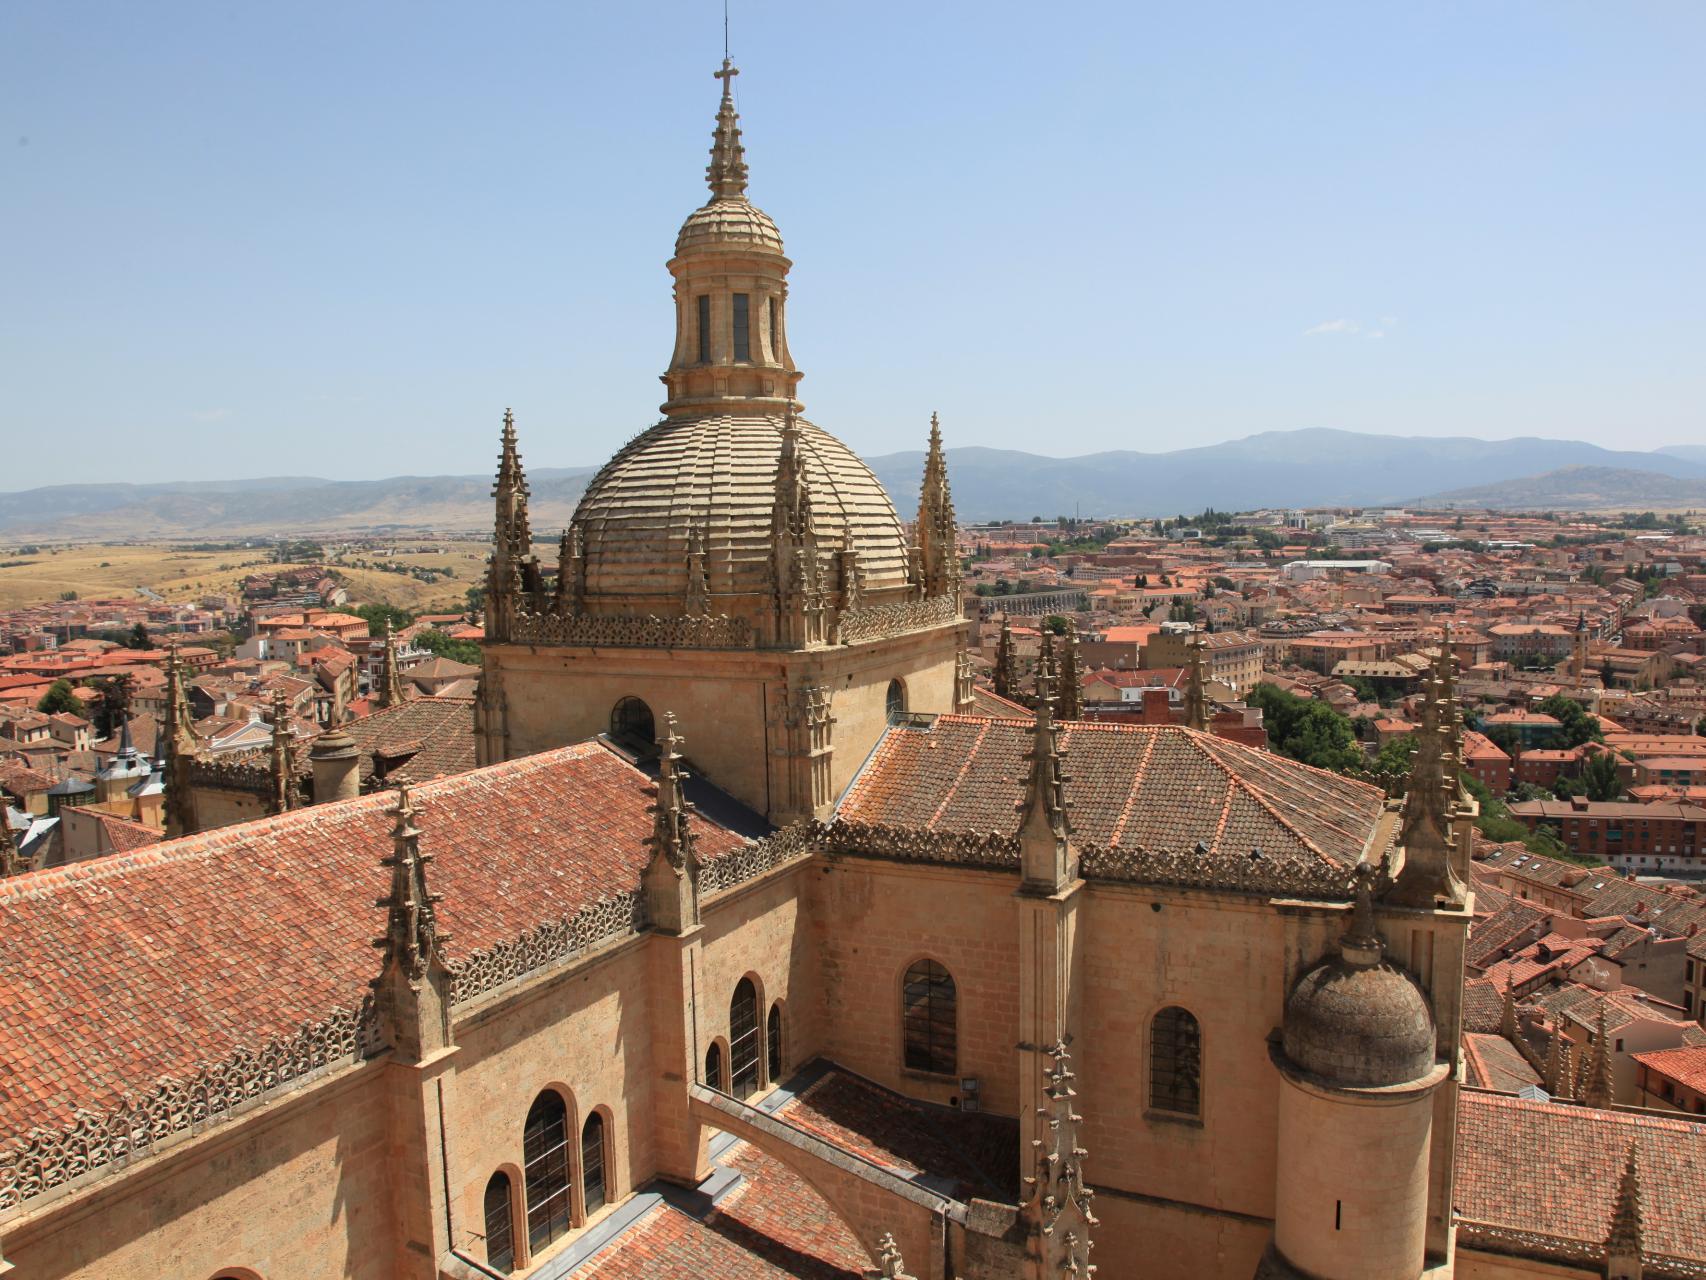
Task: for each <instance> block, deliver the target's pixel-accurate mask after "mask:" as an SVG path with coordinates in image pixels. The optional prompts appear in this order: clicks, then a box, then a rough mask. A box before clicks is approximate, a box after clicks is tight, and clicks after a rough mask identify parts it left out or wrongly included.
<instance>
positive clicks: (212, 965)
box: [0, 743, 740, 1138]
mask: <svg viewBox="0 0 1706 1280" xmlns="http://www.w3.org/2000/svg"><path fill="white" fill-rule="evenodd" d="M416 795H417V797H418V799H419V800H420V802H421V803H422V805H423V807H424V814H423V817H422V818H421V820H420V826H421V829H422V836H421V844H422V848H423V849H424V850H425V851H427V852H430V853H433V854H435V855H437V857H436V860H435V861H434V862H433V864H432V869H431V872H430V883H431V887H432V889H433V890H434V891H435V892H438V893H442V894H443V895H444V901H443V903H442V905H441V906H440V909H439V919H440V922H441V926H442V928H443V930H444V932H446V933H448V934H449V935H450V937H451V939H452V941H451V944H450V946H449V948H448V951H449V958H450V960H451V961H452V962H455V961H459V960H462V959H464V958H466V957H467V956H468V955H469V953H471V952H473V951H477V950H480V949H482V948H485V947H488V946H491V945H492V944H494V943H497V942H500V941H503V940H506V939H510V938H514V937H518V936H519V935H521V934H522V933H524V932H526V931H527V930H530V929H532V928H535V927H537V926H538V925H540V924H543V923H545V922H547V921H552V920H557V919H561V918H563V917H565V916H569V915H572V914H574V913H575V912H576V911H578V910H579V909H580V908H581V907H583V906H586V905H587V904H589V903H591V902H594V901H596V900H597V899H599V898H601V897H606V896H609V895H612V894H616V893H621V892H627V891H631V890H633V889H635V888H636V887H637V886H638V881H639V874H640V871H641V869H642V868H643V866H644V865H645V860H646V848H645V844H644V841H645V839H646V837H647V836H648V835H649V834H650V831H651V817H650V815H649V814H648V813H647V812H646V810H647V806H648V805H650V804H651V802H652V797H653V788H652V784H651V783H650V782H649V780H648V779H647V778H646V776H645V775H644V774H643V773H641V772H640V771H639V770H637V769H635V768H634V767H633V766H631V765H629V764H628V763H627V762H626V761H624V760H622V759H621V758H619V757H618V756H617V755H616V754H615V753H613V752H611V751H609V750H607V749H605V748H604V747H602V746H599V745H598V744H596V743H582V744H580V745H577V746H572V747H564V748H561V749H559V750H555V751H548V752H544V753H542V754H540V755H536V756H529V757H527V758H526V759H523V760H514V761H510V762H509V763H507V764H500V765H495V766H493V767H491V768H488V769H481V770H477V771H474V772H471V773H464V774H461V775H459V776H457V777H454V778H446V779H443V780H441V781H438V782H433V783H428V784H425V785H423V786H421V787H419V788H418V789H417V791H416ZM392 803H393V798H392V797H391V796H389V795H385V794H379V795H373V796H367V797H363V798H361V799H358V800H351V801H347V802H343V803H339V804H331V805H316V806H312V807H310V808H306V809H298V810H294V811H292V812H290V813H287V814H282V815H280V816H277V817H272V818H264V819H261V820H259V821H256V822H249V823H243V824H240V825H237V826H232V827H224V828H221V829H219V830H217V831H210V832H205V833H202V834H200V835H194V836H188V837H186V838H184V839H181V840H172V841H166V842H163V843H160V844H156V845H153V846H151V847H150V848H148V849H145V850H140V851H137V852H133V853H117V854H112V855H109V856H107V857H103V858H98V859H94V860H91V861H89V862H83V863H77V864H73V865H71V866H67V867H61V868H54V869H50V870H42V871H34V872H28V873H25V874H24V875H20V876H14V877H12V878H11V879H9V880H7V881H5V882H4V883H0V936H5V937H12V938H17V937H29V938H32V939H35V940H37V941H38V942H39V945H34V946H30V947H9V948H4V949H0V1138H5V1137H8V1136H13V1135H18V1134H20V1133H22V1132H23V1131H24V1130H25V1129H27V1128H29V1127H31V1126H34V1125H43V1126H47V1125H54V1124H59V1123H63V1122H65V1121H66V1120H68V1119H69V1118H70V1115H71V1113H72V1112H73V1111H74V1110H75V1109H77V1108H79V1107H83V1108H88V1109H90V1110H101V1109H104V1108H106V1107H108V1106H110V1105H112V1104H113V1103H114V1102H115V1101H116V1100H117V1099H118V1097H119V1096H120V1095H121V1094H123V1093H125V1092H133V1093H134V1092H140V1091H141V1090H143V1089H145V1088H147V1087H149V1086H151V1085H152V1084H153V1083H154V1082H156V1081H157V1080H158V1079H160V1078H161V1077H162V1076H166V1075H178V1076H182V1075H183V1074H185V1073H187V1072H189V1071H192V1070H193V1069H195V1068H196V1067H197V1066H198V1065H199V1064H201V1063H205V1062H209V1061H215V1060H219V1059H223V1058H225V1057H226V1056H228V1055H229V1054H231V1053H232V1052H234V1051H235V1050H237V1049H239V1048H242V1047H248V1046H257V1047H258V1046H259V1045H261V1044H262V1043H264V1042H265V1041H266V1040H268V1039H269V1038H271V1037H274V1036H279V1035H284V1034H289V1033H292V1032H294V1031H295V1030H297V1029H298V1028H299V1027H301V1026H302V1025H303V1024H304V1023H307V1022H312V1021H317V1020H319V1019H322V1018H324V1017H326V1016H327V1015H328V1014H329V1013H331V1012H332V1011H334V1010H335V1009H338V1008H348V1007H353V1006H354V1005H356V1004H357V1003H358V1002H359V1001H360V1000H361V998H362V996H363V995H364V994H365V992H366V990H367V983H368V980H369V979H370V978H372V977H373V976H374V975H375V974H376V973H377V972H378V970H377V961H376V959H375V953H374V950H373V948H372V946H371V945H370V942H371V940H372V939H373V938H374V937H376V936H378V934H379V932H380V930H381V927H382V924H383V912H382V911H381V909H380V908H378V907H377V906H375V902H376V900H377V899H378V898H379V897H380V896H381V895H382V894H383V893H384V892H385V888H386V885H387V883H388V881H387V875H388V873H387V872H386V871H385V869H384V868H383V867H382V866H381V865H380V859H381V858H383V857H385V856H386V855H387V854H388V853H389V852H390V849H391V840H390V836H389V831H390V826H391V819H390V817H389V814H388V810H389V809H390V808H391V806H392ZM698 831H699V835H700V839H699V847H700V850H701V852H702V855H703V856H707V857H714V856H716V855H717V854H718V853H722V852H727V851H728V850H730V849H733V848H735V847H737V846H738V845H739V843H740V838H739V837H737V836H736V835H734V834H733V833H732V832H730V831H728V830H726V829H725V828H722V827H720V826H717V825H715V824H713V823H712V822H710V821H708V820H703V819H702V820H700V822H699V823H698Z"/></svg>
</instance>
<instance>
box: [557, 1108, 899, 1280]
mask: <svg viewBox="0 0 1706 1280" xmlns="http://www.w3.org/2000/svg"><path fill="white" fill-rule="evenodd" d="M718 1163H719V1164H721V1165H723V1166H724V1167H726V1168H729V1169H733V1170H734V1171H735V1172H737V1173H739V1174H740V1175H741V1185H740V1186H737V1187H736V1188H735V1189H734V1190H733V1191H731V1192H730V1193H729V1194H728V1195H727V1196H726V1197H724V1199H723V1200H722V1201H720V1202H719V1203H718V1205H717V1207H716V1208H714V1209H712V1210H711V1211H710V1212H709V1213H708V1214H706V1215H705V1217H704V1218H703V1219H699V1218H695V1217H693V1216H691V1215H689V1214H687V1213H684V1212H683V1211H682V1210H680V1209H677V1208H675V1207H674V1206H673V1205H671V1204H668V1203H665V1204H660V1205H658V1206H657V1207H656V1208H654V1209H652V1210H651V1211H650V1212H649V1213H647V1214H646V1215H645V1217H643V1218H641V1219H640V1220H639V1221H638V1222H637V1223H635V1224H634V1225H633V1226H632V1227H630V1228H629V1229H628V1230H627V1231H624V1232H623V1233H622V1234H621V1235H619V1236H617V1237H616V1239H615V1240H613V1241H612V1242H611V1243H610V1245H609V1246H607V1247H606V1248H604V1249H603V1250H601V1251H600V1252H599V1253H597V1254H596V1255H594V1256H593V1258H592V1259H591V1260H590V1261H589V1262H587V1263H586V1264H584V1265H583V1266H581V1267H579V1268H577V1269H576V1270H575V1271H573V1272H571V1273H570V1274H572V1275H573V1276H575V1277H576V1278H577V1280H592V1278H593V1277H597V1280H629V1277H632V1280H708V1278H709V1277H713V1276H714V1277H716V1278H717V1280H785V1278H787V1277H792V1278H793V1280H860V1278H861V1277H863V1276H865V1275H866V1274H868V1273H867V1271H866V1267H867V1266H869V1260H868V1259H867V1257H866V1254H865V1251H864V1249H863V1248H862V1247H861V1246H860V1244H859V1241H858V1239H857V1238H856V1237H855V1236H854V1235H853V1233H852V1231H850V1230H849V1229H848V1227H847V1225H846V1224H845V1223H844V1222H842V1220H841V1219H840V1218H839V1217H837V1216H836V1214H835V1211H834V1210H832V1209H831V1208H830V1207H829V1205H828V1204H827V1203H826V1202H825V1201H824V1199H823V1198H822V1197H821V1196H819V1195H818V1194H817V1192H816V1191H814V1190H812V1188H811V1186H810V1185H809V1184H808V1183H807V1182H806V1181H805V1180H804V1179H803V1178H801V1177H800V1176H799V1175H798V1174H796V1173H793V1172H792V1171H791V1170H789V1169H788V1167H787V1166H786V1165H784V1164H782V1163H781V1162H780V1161H778V1160H774V1159H772V1158H771V1157H769V1156H766V1155H763V1154H761V1153H760V1152H759V1151H757V1150H756V1149H754V1148H753V1147H752V1146H750V1145H748V1144H747V1143H744V1142H742V1143H738V1144H737V1145H736V1146H735V1147H733V1148H732V1149H731V1150H730V1152H729V1153H728V1154H727V1155H725V1156H724V1157H723V1158H722V1159H721V1160H719V1161H718Z"/></svg>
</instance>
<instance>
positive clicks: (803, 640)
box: [770, 401, 825, 647]
mask: <svg viewBox="0 0 1706 1280" xmlns="http://www.w3.org/2000/svg"><path fill="white" fill-rule="evenodd" d="M774 491H775V502H774V505H773V506H772V508H771V517H770V540H771V553H770V554H771V560H770V572H771V580H772V584H773V587H774V590H775V597H776V634H777V639H778V640H779V641H781V643H783V644H785V645H793V646H800V647H803V646H806V645H810V644H817V643H821V642H822V641H823V639H824V638H825V637H824V626H823V622H824V616H823V615H824V601H823V582H822V578H823V566H822V565H821V564H820V563H819V560H818V548H817V532H816V530H815V529H814V528H813V526H812V495H811V485H810V483H809V482H808V481H807V478H806V467H805V459H804V457H803V456H802V455H801V453H800V423H799V419H798V418H797V417H796V416H795V414H794V405H793V403H792V402H791V401H790V402H789V404H788V409H787V412H786V413H785V414H784V415H783V417H782V447H781V450H780V452H779V453H778V454H777V457H776V476H775V481H774Z"/></svg>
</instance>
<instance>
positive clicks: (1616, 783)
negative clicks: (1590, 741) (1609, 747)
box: [1582, 751, 1623, 800]
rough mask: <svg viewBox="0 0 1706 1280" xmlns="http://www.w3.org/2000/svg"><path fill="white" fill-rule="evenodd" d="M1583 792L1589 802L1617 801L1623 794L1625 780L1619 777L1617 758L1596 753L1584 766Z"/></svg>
mask: <svg viewBox="0 0 1706 1280" xmlns="http://www.w3.org/2000/svg"><path fill="white" fill-rule="evenodd" d="M1582 792H1583V794H1584V795H1586V796H1587V798H1588V799H1589V800H1615V799H1617V797H1618V796H1620V795H1622V794H1623V779H1622V778H1620V777H1618V776H1617V757H1616V756H1614V755H1612V754H1611V752H1609V751H1596V752H1594V753H1593V755H1591V756H1590V757H1588V762H1587V763H1586V764H1585V765H1583V766H1582Z"/></svg>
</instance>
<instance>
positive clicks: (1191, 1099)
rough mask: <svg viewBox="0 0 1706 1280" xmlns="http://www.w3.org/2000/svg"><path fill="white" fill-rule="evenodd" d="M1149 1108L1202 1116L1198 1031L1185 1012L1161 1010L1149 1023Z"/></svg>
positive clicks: (1189, 1015)
mask: <svg viewBox="0 0 1706 1280" xmlns="http://www.w3.org/2000/svg"><path fill="white" fill-rule="evenodd" d="M1149 1105H1150V1106H1151V1107H1153V1108H1154V1109H1156V1110H1157V1111H1173V1112H1177V1113H1178V1114H1180V1115H1188V1116H1195V1115H1201V1114H1202V1028H1201V1027H1200V1026H1198V1024H1197V1020H1196V1018H1195V1016H1194V1015H1193V1014H1191V1012H1190V1011H1189V1010H1187V1009H1180V1008H1178V1007H1177V1006H1174V1007H1171V1008H1167V1009H1163V1010H1161V1012H1160V1013H1158V1014H1156V1015H1155V1020H1154V1021H1153V1022H1152V1023H1150V1026H1149Z"/></svg>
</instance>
